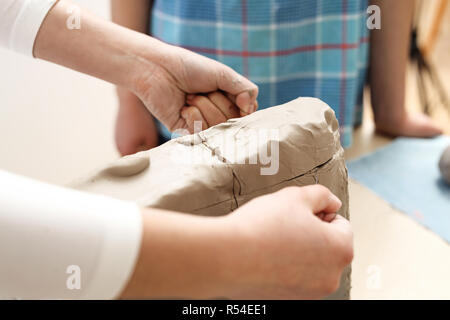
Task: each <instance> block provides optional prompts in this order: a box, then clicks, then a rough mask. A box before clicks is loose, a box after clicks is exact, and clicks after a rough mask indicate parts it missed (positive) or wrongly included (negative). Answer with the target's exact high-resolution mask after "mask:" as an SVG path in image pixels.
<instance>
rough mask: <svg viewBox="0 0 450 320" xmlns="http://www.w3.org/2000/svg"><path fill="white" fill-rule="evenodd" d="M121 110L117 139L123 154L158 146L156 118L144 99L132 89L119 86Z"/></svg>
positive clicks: (119, 149) (119, 112) (116, 129)
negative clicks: (144, 102) (132, 91)
mask: <svg viewBox="0 0 450 320" xmlns="http://www.w3.org/2000/svg"><path fill="white" fill-rule="evenodd" d="M117 93H118V98H119V111H118V113H117V118H116V127H115V140H116V146H117V150H118V151H119V153H120V155H121V156H126V155H129V154H134V153H136V152H139V151H143V150H148V149H151V148H154V147H156V146H158V142H159V141H158V130H157V127H156V123H155V119H154V118H153V116H152V115H151V114H150V112H149V111H148V110H147V108H146V107H145V105H144V104H143V103H142V101H141V100H140V99H139V98H138V97H136V95H135V94H133V93H131V92H130V91H128V90H126V89H123V88H117Z"/></svg>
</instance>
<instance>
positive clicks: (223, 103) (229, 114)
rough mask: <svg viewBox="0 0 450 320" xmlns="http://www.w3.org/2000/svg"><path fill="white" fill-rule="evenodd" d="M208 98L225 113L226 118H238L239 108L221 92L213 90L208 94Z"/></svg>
mask: <svg viewBox="0 0 450 320" xmlns="http://www.w3.org/2000/svg"><path fill="white" fill-rule="evenodd" d="M208 98H209V100H211V101H212V103H214V104H215V105H216V107H217V108H219V110H220V111H221V112H222V113H223V114H224V115H225V117H226V118H227V119H232V118H239V116H240V114H239V108H238V107H237V106H236V105H235V103H234V102H233V101H231V100H230V99H228V98H227V97H225V96H224V95H223V94H222V93H221V92H219V91H215V92H211V93H209V94H208Z"/></svg>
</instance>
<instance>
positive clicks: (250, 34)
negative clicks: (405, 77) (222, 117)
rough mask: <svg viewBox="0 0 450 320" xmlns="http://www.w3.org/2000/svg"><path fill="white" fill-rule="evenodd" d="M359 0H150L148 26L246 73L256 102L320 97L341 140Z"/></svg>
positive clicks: (357, 100) (349, 107) (356, 70)
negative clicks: (256, 90)
mask: <svg viewBox="0 0 450 320" xmlns="http://www.w3.org/2000/svg"><path fill="white" fill-rule="evenodd" d="M367 2H368V0H342V1H341V0H317V1H316V0H156V1H155V4H154V7H153V11H152V24H151V33H152V35H153V36H155V37H157V38H159V39H161V40H163V41H165V42H168V43H170V44H174V45H178V46H181V47H184V48H187V49H189V50H192V51H194V52H197V53H200V54H203V55H205V56H208V57H210V58H213V59H215V60H217V61H220V62H222V63H224V64H226V65H228V66H230V67H231V68H233V69H234V70H236V71H237V72H239V73H241V74H243V75H244V76H246V77H248V78H249V79H250V80H252V81H253V82H254V83H256V84H257V85H258V86H259V92H260V94H259V97H258V102H259V106H260V109H261V108H267V107H270V106H275V105H279V104H282V103H285V102H287V101H290V100H292V99H295V98H297V97H299V96H311V97H318V98H320V99H322V100H323V101H325V102H326V103H328V104H329V105H330V106H331V107H332V108H333V109H334V111H335V112H336V116H337V118H338V120H339V123H340V128H341V141H342V144H343V145H344V146H345V147H346V146H349V145H350V144H351V138H352V131H353V126H354V124H355V123H357V122H360V120H361V102H362V101H361V100H362V91H363V86H364V80H365V74H366V66H367V60H368V59H367V58H368V54H367V51H368V50H367V49H368V30H367V27H366V9H367V5H368V3H367ZM159 128H160V134H161V135H163V136H165V137H166V138H170V133H169V132H168V131H167V129H166V128H164V127H163V126H162V125H161V124H159Z"/></svg>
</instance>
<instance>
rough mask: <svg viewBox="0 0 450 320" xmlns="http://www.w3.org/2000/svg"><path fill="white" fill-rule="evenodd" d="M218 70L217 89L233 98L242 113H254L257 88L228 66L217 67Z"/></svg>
mask: <svg viewBox="0 0 450 320" xmlns="http://www.w3.org/2000/svg"><path fill="white" fill-rule="evenodd" d="M219 68H220V70H219V72H217V73H216V77H217V79H216V82H217V86H218V89H220V90H222V91H225V92H227V93H228V94H229V95H232V96H233V97H235V99H234V100H235V103H236V105H237V106H238V107H239V109H241V110H242V111H243V112H245V113H252V112H254V111H255V110H256V106H257V104H256V98H257V97H258V87H257V86H256V85H255V84H254V83H253V82H251V81H250V80H248V79H247V78H245V77H244V76H242V75H240V74H239V73H237V72H236V71H234V70H233V69H231V68H230V67H228V66H225V65H219Z"/></svg>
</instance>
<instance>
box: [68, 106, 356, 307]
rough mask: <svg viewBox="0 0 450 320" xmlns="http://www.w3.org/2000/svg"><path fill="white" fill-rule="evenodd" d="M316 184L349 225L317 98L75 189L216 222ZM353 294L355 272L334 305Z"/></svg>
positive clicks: (333, 131) (144, 155)
mask: <svg viewBox="0 0 450 320" xmlns="http://www.w3.org/2000/svg"><path fill="white" fill-rule="evenodd" d="M139 159H140V160H139ZM149 163H150V165H149V166H148V164H149ZM118 168H120V170H118ZM316 183H319V184H322V185H324V186H326V187H328V188H329V189H330V190H331V191H332V192H333V193H334V194H335V195H336V196H338V198H339V199H340V200H341V201H342V207H341V209H340V210H339V212H338V214H341V215H342V216H344V217H345V218H347V219H348V218H349V212H348V181H347V169H346V167H345V162H344V158H343V149H342V147H341V145H340V142H339V130H338V122H337V120H336V117H335V115H334V112H333V110H332V109H331V108H330V107H329V106H328V105H326V104H325V103H324V102H322V101H320V100H318V99H314V98H298V99H296V100H293V101H291V102H289V103H286V104H283V105H280V106H277V107H272V108H269V109H264V110H261V111H258V112H255V113H253V114H251V115H248V116H246V117H244V118H239V119H231V120H229V121H228V122H226V123H222V124H219V125H217V126H214V127H212V128H209V129H207V130H205V131H202V132H199V133H195V134H193V135H187V136H183V137H180V138H177V139H173V140H171V141H169V142H167V143H165V144H163V145H161V146H159V147H157V148H154V149H152V150H149V151H144V152H140V153H138V154H136V155H133V156H131V157H130V156H129V157H124V158H122V159H119V160H118V161H117V162H116V163H112V164H110V165H108V166H106V167H105V168H102V169H100V170H98V171H97V172H96V173H94V174H92V175H90V176H88V177H86V178H83V179H81V180H80V181H79V182H78V183H76V184H75V187H76V188H78V189H80V190H84V191H88V192H93V193H99V194H105V195H109V196H113V197H116V198H119V199H125V200H131V201H135V202H136V203H138V204H139V205H141V206H149V207H155V208H162V209H168V210H175V211H181V212H186V213H191V214H197V215H209V216H217V215H225V214H228V213H230V212H231V211H233V210H235V209H236V208H238V207H239V206H242V205H243V204H244V203H246V202H247V201H249V200H251V199H253V198H255V197H258V196H261V195H264V194H267V193H272V192H275V191H277V190H280V189H282V188H285V187H287V186H305V185H310V184H316ZM243 245H245V244H243ZM349 292H350V268H348V269H347V270H346V271H345V272H344V274H343V277H342V279H341V287H340V289H339V290H338V291H337V292H336V293H335V294H334V295H332V296H331V297H330V298H335V299H348V298H349Z"/></svg>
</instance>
